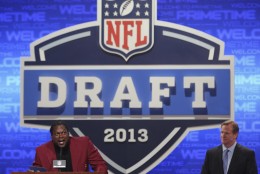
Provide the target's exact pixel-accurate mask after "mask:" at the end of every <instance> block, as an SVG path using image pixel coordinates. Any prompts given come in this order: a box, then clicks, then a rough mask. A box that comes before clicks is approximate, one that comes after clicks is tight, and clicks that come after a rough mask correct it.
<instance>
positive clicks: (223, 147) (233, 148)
mask: <svg viewBox="0 0 260 174" xmlns="http://www.w3.org/2000/svg"><path fill="white" fill-rule="evenodd" d="M236 145H237V142H235V143H234V144H233V145H232V146H230V147H229V148H226V147H225V146H224V145H222V149H223V152H224V151H225V150H226V149H228V150H229V151H230V154H231V156H232V155H233V152H234V150H235V147H236Z"/></svg>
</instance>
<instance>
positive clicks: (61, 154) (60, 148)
mask: <svg viewBox="0 0 260 174" xmlns="http://www.w3.org/2000/svg"><path fill="white" fill-rule="evenodd" d="M59 157H60V158H59V160H62V148H61V147H60V156H59Z"/></svg>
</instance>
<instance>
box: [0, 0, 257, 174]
mask: <svg viewBox="0 0 260 174" xmlns="http://www.w3.org/2000/svg"><path fill="white" fill-rule="evenodd" d="M259 13H260V3H259V1H258V0H251V1H246V0H244V1H242V0H218V1H216V0H207V1H204V0H158V2H157V19H158V20H160V21H167V22H171V23H175V24H181V25H184V26H188V27H191V28H194V29H197V30H200V31H203V32H206V33H208V34H210V35H213V36H215V37H216V38H219V39H220V40H223V41H224V42H225V48H224V49H225V50H224V54H225V55H234V59H235V79H234V85H235V95H234V101H235V102H234V112H235V114H234V119H235V120H236V121H237V122H238V123H239V126H240V134H239V137H238V142H239V143H241V144H243V145H245V146H247V147H249V148H252V149H253V150H255V152H256V158H257V165H258V168H259V167H260V121H259V120H260V111H259V110H260V109H259V108H260V95H259V93H260V68H259V67H260V20H259V18H260V17H259V16H260V14H259ZM96 20H97V1H96V0H33V1H30V0H23V1H22V0H1V1H0V119H1V120H0V130H1V131H0V173H3V174H9V173H11V172H13V171H26V170H27V169H28V166H30V165H31V164H32V162H33V159H34V155H35V147H37V146H38V145H40V144H42V143H44V142H46V141H48V140H49V139H50V135H49V132H48V131H47V130H44V129H35V128H25V127H21V126H20V94H21V92H20V63H21V62H20V60H21V57H30V55H31V53H30V48H29V45H30V43H31V42H33V41H35V40H36V39H39V38H41V37H43V36H46V35H47V34H49V33H52V32H54V31H57V30H59V29H63V28H66V27H69V26H73V25H76V24H80V23H85V22H89V21H96ZM32 80H33V78H32ZM219 144H220V130H219V129H218V128H215V129H208V130H200V131H192V132H190V133H189V134H188V135H187V136H186V137H185V139H184V140H183V141H182V142H181V143H180V144H179V145H178V146H177V147H176V148H175V149H174V150H173V151H172V152H171V153H170V154H169V155H168V156H167V157H166V158H165V159H164V160H163V161H162V162H161V163H159V164H158V165H157V166H155V167H154V168H153V169H152V170H151V171H150V172H149V173H160V174H163V173H165V174H168V173H173V174H198V173H200V169H201V165H202V163H203V160H204V157H205V152H206V150H207V149H209V148H211V147H214V146H216V145H219ZM122 158H123V157H122Z"/></svg>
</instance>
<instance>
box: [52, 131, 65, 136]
mask: <svg viewBox="0 0 260 174" xmlns="http://www.w3.org/2000/svg"><path fill="white" fill-rule="evenodd" d="M67 134H68V132H67V131H63V132H56V133H54V134H53V135H54V136H55V137H60V136H64V135H67Z"/></svg>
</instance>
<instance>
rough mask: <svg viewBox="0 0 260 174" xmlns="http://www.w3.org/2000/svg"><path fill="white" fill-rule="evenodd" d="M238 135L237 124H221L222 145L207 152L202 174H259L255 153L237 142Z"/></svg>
mask: <svg viewBox="0 0 260 174" xmlns="http://www.w3.org/2000/svg"><path fill="white" fill-rule="evenodd" d="M238 133H239V127H238V125H237V123H236V122H234V121H230V120H229V121H225V122H224V123H222V124H221V142H222V145H220V146H217V147H215V148H212V149H210V150H208V151H207V153H206V157H205V161H204V164H203V166H202V170H201V174H258V171H257V165H256V159H255V152H254V151H253V150H250V149H248V148H246V147H244V146H242V145H240V144H238V143H237V142H236V140H237V137H238Z"/></svg>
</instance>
